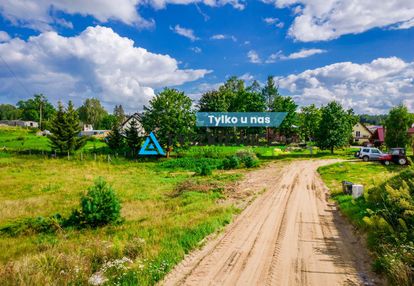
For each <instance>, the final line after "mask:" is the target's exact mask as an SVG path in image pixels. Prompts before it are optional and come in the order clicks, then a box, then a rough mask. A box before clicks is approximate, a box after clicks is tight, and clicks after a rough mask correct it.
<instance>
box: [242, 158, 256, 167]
mask: <svg viewBox="0 0 414 286" xmlns="http://www.w3.org/2000/svg"><path fill="white" fill-rule="evenodd" d="M243 164H244V166H245V167H246V168H252V167H256V166H258V165H259V160H258V159H254V158H252V157H245V158H244V159H243Z"/></svg>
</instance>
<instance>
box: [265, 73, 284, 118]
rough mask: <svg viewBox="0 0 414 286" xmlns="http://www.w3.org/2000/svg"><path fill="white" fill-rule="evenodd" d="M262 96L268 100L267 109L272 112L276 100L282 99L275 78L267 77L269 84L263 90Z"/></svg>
mask: <svg viewBox="0 0 414 286" xmlns="http://www.w3.org/2000/svg"><path fill="white" fill-rule="evenodd" d="M262 94H263V96H264V98H265V100H266V104H267V109H268V110H269V111H270V110H271V109H272V106H273V102H274V101H275V99H276V98H279V97H281V95H280V94H279V90H278V88H277V86H276V84H275V80H274V78H273V76H271V75H269V76H268V77H267V82H266V85H265V86H264V87H263V89H262Z"/></svg>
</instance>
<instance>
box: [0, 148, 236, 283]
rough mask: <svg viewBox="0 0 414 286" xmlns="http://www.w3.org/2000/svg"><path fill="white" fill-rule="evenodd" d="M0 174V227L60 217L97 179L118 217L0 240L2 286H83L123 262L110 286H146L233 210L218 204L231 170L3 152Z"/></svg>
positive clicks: (231, 179)
mask: <svg viewBox="0 0 414 286" xmlns="http://www.w3.org/2000/svg"><path fill="white" fill-rule="evenodd" d="M0 169H1V172H0V229H1V228H4V227H7V226H10V225H11V224H16V223H18V222H19V221H22V220H24V219H26V218H37V217H47V216H52V215H54V214H56V213H59V214H60V215H62V216H66V215H68V214H69V213H70V211H71V210H72V209H73V208H74V207H76V206H77V205H78V204H79V199H80V196H81V194H82V193H85V191H86V190H87V188H88V187H89V186H90V185H91V184H92V183H93V181H94V179H95V178H97V177H103V178H105V180H106V181H107V182H108V183H109V184H111V185H112V186H113V188H114V189H115V190H116V192H117V194H118V196H119V197H120V199H121V201H122V217H123V218H124V222H123V223H122V224H119V225H109V226H106V227H102V228H97V229H84V230H76V229H69V230H66V229H65V230H58V231H55V232H46V233H33V234H30V233H29V234H24V235H9V234H7V233H2V234H0V263H1V266H0V276H1V277H2V281H3V282H2V283H5V284H9V285H15V284H16V283H17V284H26V285H45V284H51V285H62V284H68V283H69V282H70V283H74V284H84V283H85V282H86V281H87V280H88V279H89V278H90V277H91V275H92V274H93V273H95V272H97V271H99V270H100V269H101V268H102V267H103V265H104V264H105V262H108V261H121V259H123V258H124V260H125V261H126V262H125V263H127V265H123V266H122V265H121V266H119V267H121V268H122V267H124V266H125V267H127V269H124V270H125V271H121V270H120V269H118V270H117V269H111V270H110V271H113V272H114V273H112V274H111V276H110V277H111V279H112V281H115V282H119V283H121V282H125V283H127V282H126V281H128V282H134V283H135V282H136V283H139V284H143V285H148V284H154V283H155V282H156V281H158V280H159V279H160V278H161V277H162V276H163V275H164V274H165V273H166V272H167V271H168V270H169V269H170V268H171V267H172V266H173V265H175V264H176V263H177V262H178V261H180V260H181V259H182V258H183V256H184V254H185V253H187V252H188V251H189V250H190V249H192V248H194V247H196V246H197V245H198V244H199V243H200V241H201V240H202V239H203V238H204V237H205V236H206V235H208V234H210V233H212V232H214V231H216V230H217V229H219V228H221V227H222V226H224V225H225V224H227V223H229V222H230V221H231V219H232V216H233V215H234V214H236V213H237V212H238V211H239V210H238V209H236V208H235V207H233V206H232V205H226V204H221V203H218V202H219V201H220V200H222V199H223V198H224V197H225V188H226V186H227V185H229V184H231V183H232V182H234V181H235V180H237V179H240V176H241V175H240V174H238V173H235V172H230V173H228V172H225V171H220V172H215V173H214V174H213V175H212V176H209V177H194V175H193V172H189V171H177V172H171V171H170V170H168V169H165V168H162V167H158V166H157V163H156V162H131V161H127V160H122V159H119V160H118V161H117V162H116V163H111V164H108V163H107V162H105V161H93V160H90V161H86V160H84V161H76V160H73V161H68V160H67V159H46V158H44V157H42V156H38V155H32V156H26V155H24V156H22V155H21V156H17V157H16V156H12V155H10V154H8V153H4V152H3V153H0ZM194 185H196V186H197V187H194ZM180 186H184V187H180ZM188 186H193V187H192V188H189V187H188ZM177 190H178V191H177ZM129 261H131V262H129ZM115 264H116V263H115ZM121 264H122V263H121ZM114 267H115V266H114ZM115 268H116V267H115ZM118 272H119V273H118ZM131 279H132V280H133V281H130V280H131ZM135 280H136V281H135Z"/></svg>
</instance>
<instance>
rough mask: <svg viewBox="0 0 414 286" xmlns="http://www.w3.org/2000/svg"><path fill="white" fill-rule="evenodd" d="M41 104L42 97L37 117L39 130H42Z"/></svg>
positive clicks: (41, 101)
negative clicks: (38, 118)
mask: <svg viewBox="0 0 414 286" xmlns="http://www.w3.org/2000/svg"><path fill="white" fill-rule="evenodd" d="M42 105H43V100H42V99H40V107H39V109H40V110H39V117H40V120H39V128H40V130H42Z"/></svg>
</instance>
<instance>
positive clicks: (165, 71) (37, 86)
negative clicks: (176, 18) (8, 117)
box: [0, 26, 210, 110]
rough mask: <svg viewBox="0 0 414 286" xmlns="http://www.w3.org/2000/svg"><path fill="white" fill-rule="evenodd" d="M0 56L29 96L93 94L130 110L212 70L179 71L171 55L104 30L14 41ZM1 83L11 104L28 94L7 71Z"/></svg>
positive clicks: (48, 34)
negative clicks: (163, 90)
mask: <svg viewBox="0 0 414 286" xmlns="http://www.w3.org/2000/svg"><path fill="white" fill-rule="evenodd" d="M0 54H1V55H2V57H3V58H4V59H5V60H6V62H7V63H8V65H9V66H10V67H11V68H12V69H13V72H14V74H15V75H16V76H17V77H18V78H19V79H20V82H21V83H22V84H23V85H24V86H26V88H27V89H28V90H29V91H30V92H33V93H36V92H42V93H44V94H45V95H47V96H48V97H49V98H51V100H53V101H57V100H63V101H66V100H68V99H73V100H74V101H75V102H76V103H80V102H81V101H82V100H83V99H84V98H86V97H91V96H94V97H97V98H99V99H100V100H102V101H103V102H104V103H105V104H106V105H113V104H123V105H124V107H126V108H128V109H129V110H131V109H139V108H142V105H143V104H147V102H148V100H149V99H150V98H151V97H152V96H154V89H157V88H162V87H165V86H175V85H181V84H183V83H186V82H190V81H194V80H197V79H199V78H202V77H203V76H204V75H206V74H207V73H209V72H210V71H208V70H204V69H196V70H195V69H180V68H179V67H178V62H177V60H175V59H174V58H171V57H170V56H169V55H161V54H154V53H151V52H149V51H147V50H146V49H143V48H140V47H135V46H134V42H133V41H132V40H130V39H128V38H125V37H121V36H119V35H118V34H117V33H115V32H114V31H113V30H112V29H110V28H106V27H101V26H96V27H89V28H87V29H86V30H85V31H83V32H82V33H81V34H80V35H78V36H74V37H63V36H60V35H58V34H57V33H55V32H44V33H41V34H40V35H39V36H34V37H30V38H29V39H28V40H27V41H23V40H21V39H18V38H14V39H12V40H10V41H9V42H6V43H3V44H0ZM0 82H1V84H0V94H2V95H6V96H8V97H9V100H10V101H17V100H18V99H21V98H24V97H27V96H28V95H27V93H24V90H22V87H21V86H19V82H18V81H16V79H15V78H14V77H13V75H11V74H10V73H9V72H8V71H7V70H5V69H0Z"/></svg>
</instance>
